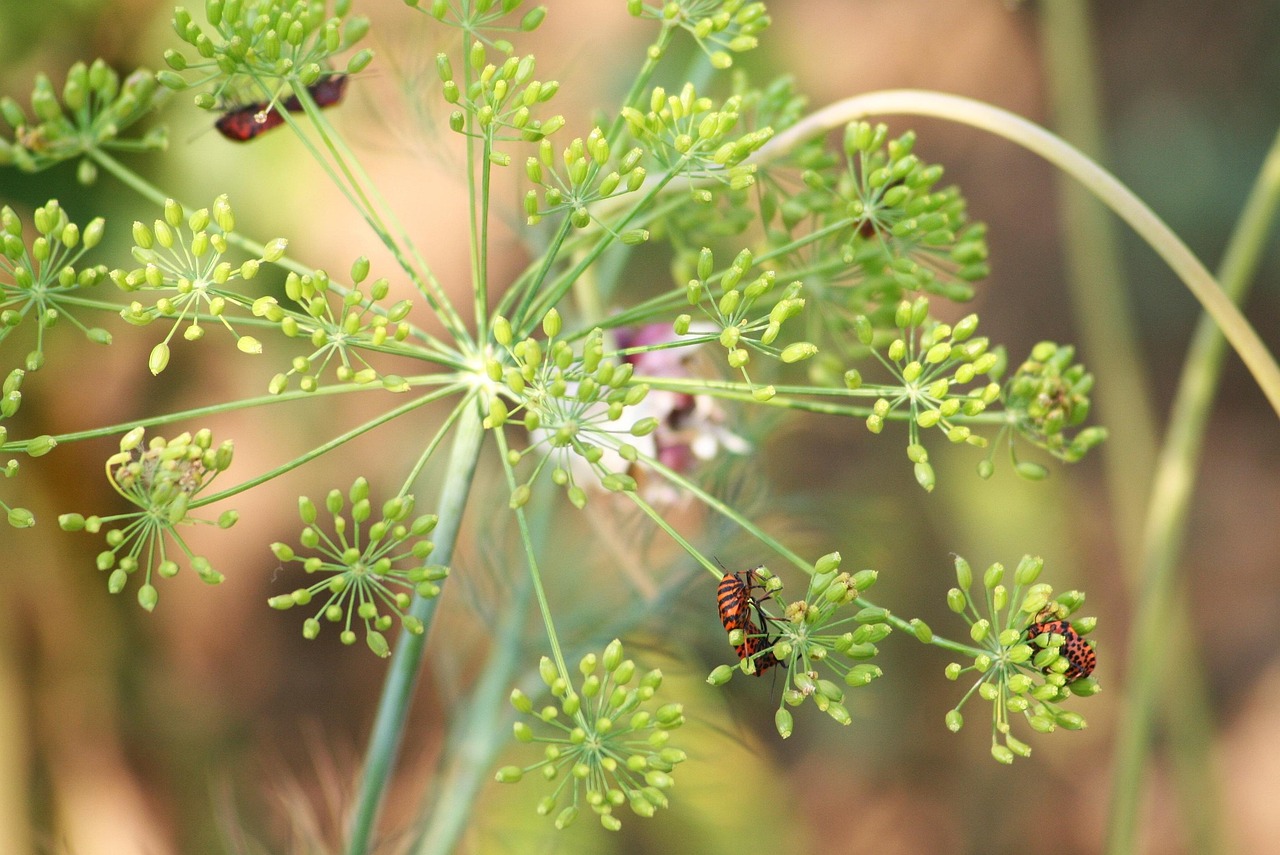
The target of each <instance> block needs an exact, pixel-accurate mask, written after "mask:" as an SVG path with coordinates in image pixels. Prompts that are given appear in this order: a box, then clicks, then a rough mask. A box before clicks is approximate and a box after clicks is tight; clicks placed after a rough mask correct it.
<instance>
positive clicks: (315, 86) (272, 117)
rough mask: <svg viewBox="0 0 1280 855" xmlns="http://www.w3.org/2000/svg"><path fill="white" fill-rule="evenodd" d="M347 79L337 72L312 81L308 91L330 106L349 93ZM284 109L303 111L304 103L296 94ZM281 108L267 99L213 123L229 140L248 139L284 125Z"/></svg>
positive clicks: (316, 99)
mask: <svg viewBox="0 0 1280 855" xmlns="http://www.w3.org/2000/svg"><path fill="white" fill-rule="evenodd" d="M347 80H348V77H347V75H345V74H334V75H331V76H329V77H325V78H323V79H321V80H318V81H316V82H315V83H312V84H311V85H310V86H308V87H307V92H309V93H310V94H311V97H312V99H314V100H315V102H316V106H318V107H320V108H324V107H331V106H333V105H334V104H337V103H338V102H339V101H341V100H342V96H343V95H345V94H346V91H347ZM281 108H282V109H284V110H287V111H288V112H290V113H301V112H302V103H301V102H300V101H299V100H298V96H297V95H290V96H289V97H288V98H286V99H285V100H284V103H283V104H282V107H281ZM281 108H277V107H275V106H273V105H272V104H270V103H268V102H266V101H255V102H254V103H252V104H245V105H244V106H243V107H237V108H235V109H234V110H232V111H230V112H229V113H226V114H225V115H223V116H222V117H221V118H219V119H218V121H216V122H214V123H213V126H214V127H215V128H217V129H218V133H220V134H222V135H223V136H224V137H226V138H227V139H229V140H232V141H234V142H248V141H249V140H251V139H254V138H255V137H257V136H260V135H261V134H264V133H266V132H267V131H269V130H271V129H272V128H278V127H280V126H281V125H282V124H284V116H283V115H281V112H280V110H281Z"/></svg>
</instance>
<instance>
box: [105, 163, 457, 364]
mask: <svg viewBox="0 0 1280 855" xmlns="http://www.w3.org/2000/svg"><path fill="white" fill-rule="evenodd" d="M89 156H90V157H91V158H93V160H94V162H96V163H97V164H98V165H99V166H100V167H102V168H103V169H104V170H106V171H107V172H109V173H111V174H112V175H113V176H115V178H116V180H118V181H119V182H120V183H121V184H124V185H125V186H126V187H128V188H130V189H131V190H133V191H134V192H135V193H137V194H138V195H139V196H142V197H143V198H144V199H146V200H148V201H149V202H152V203H153V204H155V205H156V206H157V207H159V208H163V207H164V203H165V201H166V200H167V199H168V197H167V196H166V195H165V194H164V193H161V192H160V190H159V189H158V188H157V187H156V186H155V185H154V184H151V183H150V182H149V181H147V180H146V179H144V178H142V177H141V176H140V175H138V174H137V173H136V172H134V171H133V170H131V169H129V168H128V167H127V166H125V165H124V164H123V163H121V162H120V161H118V160H116V159H115V158H113V157H112V156H111V155H109V154H107V153H106V152H104V151H102V150H101V149H92V150H90V151H89ZM335 180H336V179H335ZM196 207H198V206H196ZM183 208H184V209H185V210H193V207H192V206H190V205H183ZM226 237H227V242H228V243H230V244H232V245H233V246H236V247H239V248H240V249H242V250H244V251H245V252H247V253H249V254H251V255H256V256H261V255H263V254H264V253H265V252H266V247H265V246H263V245H262V244H261V243H259V242H258V241H255V240H252V239H251V238H247V237H245V236H244V235H242V234H240V233H238V232H231V233H230V234H228V235H227V236H226ZM275 264H276V265H278V266H279V267H282V268H284V269H285V270H288V271H290V272H291V273H296V274H298V275H299V276H310V275H312V274H314V273H315V270H313V269H312V268H310V267H307V266H305V265H303V264H302V263H301V262H298V261H295V260H293V259H291V258H289V257H288V256H286V257H284V258H281V259H280V260H279V261H276V262H275ZM329 285H330V288H332V289H333V290H334V291H335V292H336V293H338V294H339V295H341V296H344V297H345V296H346V295H347V294H348V293H349V292H350V290H351V289H349V288H346V287H344V286H342V285H340V284H338V283H337V282H332V281H331V282H330V283H329ZM111 308H112V310H113V311H114V310H115V309H118V308H119V307H118V306H112V307H111ZM370 311H372V312H374V313H375V314H380V315H384V316H385V315H386V311H387V310H386V309H385V308H383V307H382V306H378V305H374V306H371V307H370ZM413 336H414V337H415V338H417V339H419V340H421V341H425V342H426V343H427V344H429V345H430V346H431V347H432V348H433V349H434V350H435V351H437V352H438V353H439V354H441V355H442V357H443V358H444V359H445V360H447V359H448V358H449V357H450V356H451V355H452V356H454V357H456V360H457V361H458V362H460V361H461V357H460V356H458V355H457V351H456V349H455V348H451V347H447V346H445V344H444V343H443V342H441V341H440V340H439V339H437V338H436V337H435V336H432V335H430V334H429V333H426V332H424V331H422V330H420V329H417V328H416V327H415V328H413Z"/></svg>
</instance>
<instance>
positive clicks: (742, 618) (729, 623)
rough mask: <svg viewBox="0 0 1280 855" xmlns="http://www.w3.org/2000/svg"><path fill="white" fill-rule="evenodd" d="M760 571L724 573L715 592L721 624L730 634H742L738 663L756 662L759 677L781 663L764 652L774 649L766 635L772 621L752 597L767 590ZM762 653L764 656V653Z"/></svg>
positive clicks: (753, 569) (736, 648)
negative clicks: (757, 618) (740, 660)
mask: <svg viewBox="0 0 1280 855" xmlns="http://www.w3.org/2000/svg"><path fill="white" fill-rule="evenodd" d="M757 569H759V568H752V569H750V570H742V571H740V572H738V573H725V574H724V576H723V577H721V579H720V584H719V586H718V587H717V588H716V606H717V608H718V610H719V612H720V623H722V624H724V628H725V630H726V631H727V632H733V631H734V630H735V629H740V630H742V635H743V639H742V644H739V645H736V646H735V647H734V650H735V651H736V652H737V654H738V658H739V659H748V658H754V659H755V665H756V676H757V677H758V676H760V675H761V674H763V673H764V672H765V671H767V670H769V669H770V668H772V667H773V666H774V665H780V664H781V663H780V662H779V661H778V658H777V657H776V656H774V655H773V651H772V650H767V651H765V648H768V647H772V646H773V642H772V641H770V640H768V639H767V637H766V634H765V632H764V627H767V626H768V620H769V618H768V616H767V615H766V614H765V613H764V611H763V610H762V609H761V608H760V601H759V600H758V599H756V597H755V595H754V594H753V593H752V591H754V590H755V589H757V588H763V587H764V584H763V583H762V582H760V581H758V577H757V575H756V570H757ZM752 609H755V612H756V616H758V617H759V618H760V625H759V626H757V625H756V622H755V621H754V620H753V619H752V615H751V610H752ZM761 651H765V652H763V653H761Z"/></svg>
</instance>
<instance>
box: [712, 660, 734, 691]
mask: <svg viewBox="0 0 1280 855" xmlns="http://www.w3.org/2000/svg"><path fill="white" fill-rule="evenodd" d="M733 671H734V668H733V666H732V665H717V666H716V667H715V668H714V669H712V671H711V673H710V674H708V675H707V682H708V683H710V684H711V685H713V686H723V685H724V684H725V683H727V682H729V680H730V679H732V678H733Z"/></svg>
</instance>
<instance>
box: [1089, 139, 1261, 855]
mask: <svg viewBox="0 0 1280 855" xmlns="http://www.w3.org/2000/svg"><path fill="white" fill-rule="evenodd" d="M1277 206H1280V134H1277V136H1276V138H1275V140H1274V141H1273V142H1272V144H1271V149H1270V151H1268V152H1267V157H1266V160H1265V161H1264V163H1263V166H1262V169H1261V170H1260V171H1259V173H1258V178H1257V180H1256V181H1255V182H1254V185H1253V189H1252V191H1251V192H1250V193H1249V199H1248V201H1247V202H1246V203H1245V207H1244V211H1243V212H1242V213H1241V215H1240V219H1239V221H1238V222H1237V223H1236V227H1235V230H1234V231H1233V232H1232V235H1231V241H1230V243H1228V245H1227V251H1226V254H1225V256H1224V257H1223V261H1222V266H1221V270H1220V273H1219V277H1218V280H1219V282H1221V283H1222V288H1223V290H1224V291H1225V292H1226V293H1227V294H1228V295H1229V296H1230V297H1231V298H1232V299H1233V300H1235V301H1237V302H1239V301H1240V300H1243V299H1244V296H1245V295H1246V294H1247V293H1248V290H1249V286H1250V284H1251V283H1252V279H1253V275H1254V273H1255V272H1256V270H1257V268H1258V264H1259V262H1260V261H1261V259H1262V254H1263V251H1264V250H1265V249H1266V240H1267V236H1268V234H1270V232H1271V229H1272V227H1273V225H1274V222H1275V215H1276V209H1277ZM1225 355H1226V342H1225V341H1224V340H1223V337H1222V334H1221V333H1220V332H1219V331H1218V329H1217V327H1216V326H1215V325H1214V323H1213V321H1212V319H1210V318H1208V317H1201V319H1200V322H1199V323H1198V324H1197V325H1196V331H1195V334H1194V336H1193V337H1192V340H1191V346H1190V348H1189V349H1188V351H1187V361H1186V364H1185V365H1184V366H1183V369H1182V376H1181V377H1180V378H1179V381H1178V391H1177V394H1176V395H1175V396H1174V402H1173V411H1172V414H1171V417H1170V423H1169V434H1168V436H1167V437H1166V439H1165V444H1164V447H1163V448H1162V449H1161V451H1160V457H1159V460H1158V462H1157V464H1156V473H1155V482H1154V484H1153V486H1152V490H1151V502H1150V504H1149V506H1148V509H1147V524H1146V529H1145V535H1144V537H1143V547H1142V563H1141V565H1140V570H1141V579H1142V584H1141V588H1140V590H1141V593H1142V600H1141V608H1140V609H1139V610H1138V611H1137V613H1136V615H1135V617H1134V624H1133V630H1132V635H1131V636H1130V642H1129V660H1128V661H1129V669H1130V678H1129V683H1128V692H1129V702H1128V703H1127V704H1126V705H1125V707H1124V709H1125V713H1126V714H1125V717H1124V719H1123V720H1122V722H1121V729H1120V734H1119V737H1118V750H1117V753H1116V765H1115V773H1114V778H1113V783H1112V796H1111V806H1112V813H1111V821H1110V824H1109V829H1108V840H1107V852H1109V853H1111V855H1130V853H1132V852H1134V851H1135V850H1134V846H1135V845H1136V840H1137V830H1138V807H1139V804H1140V800H1141V798H1140V797H1141V792H1140V787H1141V783H1142V774H1143V770H1144V768H1145V765H1146V757H1147V752H1148V749H1149V746H1150V741H1151V725H1152V717H1153V715H1154V710H1155V702H1156V697H1157V692H1158V691H1159V688H1160V687H1161V686H1168V687H1170V688H1171V689H1172V688H1173V687H1174V686H1175V685H1176V684H1177V683H1178V680H1179V679H1180V678H1181V674H1182V664H1183V663H1181V662H1180V661H1178V674H1177V675H1176V676H1177V678H1178V679H1173V680H1169V679H1162V678H1163V677H1165V676H1166V675H1165V674H1163V673H1162V669H1161V663H1162V662H1172V661H1175V660H1174V657H1173V655H1172V654H1173V653H1174V649H1172V648H1171V647H1170V641H1171V640H1172V639H1177V638H1179V637H1185V636H1186V632H1179V628H1178V627H1177V626H1176V625H1174V626H1171V625H1169V623H1168V615H1169V614H1170V612H1171V611H1172V610H1173V608H1174V606H1175V604H1176V587H1177V586H1176V584H1175V583H1176V580H1177V577H1176V574H1175V573H1174V570H1175V568H1176V564H1177V561H1178V556H1179V554H1180V553H1181V550H1182V543H1183V534H1184V532H1185V529H1186V522H1187V515H1188V510H1189V508H1190V504H1191V493H1192V488H1193V487H1194V485H1195V475H1196V470H1197V468H1198V465H1199V462H1200V451H1201V447H1202V445H1203V441H1204V433H1205V427H1206V424H1207V422H1208V419H1209V413H1210V410H1211V409H1212V406H1213V398H1214V394H1215V393H1216V392H1217V388H1218V380H1219V378H1220V377H1221V375H1222V361H1223V357H1224V356H1225ZM1169 676H1174V675H1172V674H1171V675H1169ZM1181 689H1182V687H1181V686H1178V688H1177V690H1181ZM1201 773H1202V774H1207V773H1208V770H1207V769H1206V770H1201ZM1195 851H1197V852H1199V851H1208V850H1200V849H1197V850H1195Z"/></svg>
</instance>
